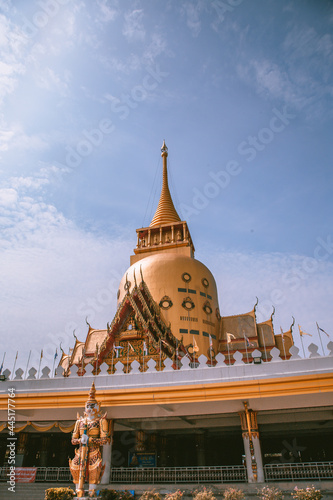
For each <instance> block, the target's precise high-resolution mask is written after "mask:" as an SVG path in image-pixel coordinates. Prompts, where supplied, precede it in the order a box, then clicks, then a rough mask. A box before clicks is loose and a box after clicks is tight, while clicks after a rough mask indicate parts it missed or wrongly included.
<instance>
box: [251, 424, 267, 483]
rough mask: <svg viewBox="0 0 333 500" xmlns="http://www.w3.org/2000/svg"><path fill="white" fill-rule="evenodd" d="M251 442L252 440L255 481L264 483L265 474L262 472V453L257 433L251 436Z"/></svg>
mask: <svg viewBox="0 0 333 500" xmlns="http://www.w3.org/2000/svg"><path fill="white" fill-rule="evenodd" d="M252 442H253V448H254V456H255V457H256V462H257V474H258V477H257V481H258V483H264V482H265V474H264V466H263V463H262V454H261V446H260V440H259V433H258V435H254V436H253V438H252Z"/></svg>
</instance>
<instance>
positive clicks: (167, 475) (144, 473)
mask: <svg viewBox="0 0 333 500" xmlns="http://www.w3.org/2000/svg"><path fill="white" fill-rule="evenodd" d="M212 482H213V483H232V482H235V483H244V482H247V473H246V468H245V467H244V466H242V465H234V466H230V467H218V466H215V467H214V466H211V467H142V468H141V467H139V468H125V467H112V468H111V476H110V483H123V484H125V483H131V484H135V483H150V484H156V483H212Z"/></svg>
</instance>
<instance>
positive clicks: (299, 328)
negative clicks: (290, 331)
mask: <svg viewBox="0 0 333 500" xmlns="http://www.w3.org/2000/svg"><path fill="white" fill-rule="evenodd" d="M298 330H299V336H300V337H301V344H302V349H303V356H304V359H305V350H304V344H303V335H302V334H301V327H300V326H299V325H298Z"/></svg>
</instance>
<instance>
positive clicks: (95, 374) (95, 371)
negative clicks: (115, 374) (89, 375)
mask: <svg viewBox="0 0 333 500" xmlns="http://www.w3.org/2000/svg"><path fill="white" fill-rule="evenodd" d="M97 366H98V344H96V365H95V377H96V375H97Z"/></svg>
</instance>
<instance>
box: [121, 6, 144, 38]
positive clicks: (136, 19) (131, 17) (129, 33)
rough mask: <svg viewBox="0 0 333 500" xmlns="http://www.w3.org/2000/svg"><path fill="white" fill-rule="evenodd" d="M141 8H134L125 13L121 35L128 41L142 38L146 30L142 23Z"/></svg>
mask: <svg viewBox="0 0 333 500" xmlns="http://www.w3.org/2000/svg"><path fill="white" fill-rule="evenodd" d="M143 16H144V14H143V9H134V10H132V11H131V12H127V13H126V14H125V16H124V17H125V22H124V26H123V35H124V36H125V37H126V38H127V40H129V41H134V42H135V41H138V40H141V41H142V40H144V38H145V36H146V30H145V27H144V24H143Z"/></svg>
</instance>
